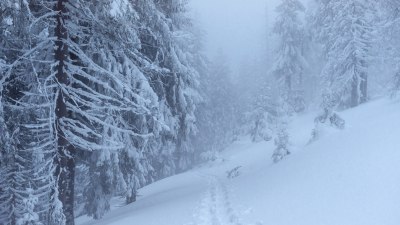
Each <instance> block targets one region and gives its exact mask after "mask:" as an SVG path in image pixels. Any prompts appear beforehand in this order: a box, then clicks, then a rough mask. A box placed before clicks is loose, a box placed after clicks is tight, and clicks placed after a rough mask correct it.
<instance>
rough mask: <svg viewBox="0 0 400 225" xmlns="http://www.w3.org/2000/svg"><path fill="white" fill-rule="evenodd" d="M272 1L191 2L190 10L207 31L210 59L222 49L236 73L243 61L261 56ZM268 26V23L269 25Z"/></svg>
mask: <svg viewBox="0 0 400 225" xmlns="http://www.w3.org/2000/svg"><path fill="white" fill-rule="evenodd" d="M275 2H276V1H271V0H192V1H191V5H192V10H193V12H194V14H195V17H196V18H197V20H198V21H199V22H200V26H201V27H202V28H203V30H204V31H205V32H206V37H205V48H206V52H207V55H208V56H209V57H210V58H211V59H212V57H213V56H214V55H215V54H216V52H218V51H219V50H220V49H222V50H223V51H224V52H225V54H226V55H227V56H228V59H229V61H230V63H231V66H232V68H233V70H234V71H235V70H236V69H237V68H238V67H237V66H238V65H240V63H241V61H243V60H245V59H246V58H250V59H254V58H260V57H261V56H262V55H263V54H264V50H265V47H264V43H265V41H264V40H265V37H266V35H267V28H266V26H267V21H269V20H270V19H269V17H267V15H268V14H270V12H273V11H274V8H275V5H276V4H275ZM268 24H269V23H268Z"/></svg>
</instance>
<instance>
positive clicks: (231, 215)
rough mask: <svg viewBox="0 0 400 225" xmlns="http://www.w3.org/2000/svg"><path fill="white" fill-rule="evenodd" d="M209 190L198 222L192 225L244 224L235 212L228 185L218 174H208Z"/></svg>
mask: <svg viewBox="0 0 400 225" xmlns="http://www.w3.org/2000/svg"><path fill="white" fill-rule="evenodd" d="M206 179H207V182H208V190H207V191H206V193H205V194H204V197H203V199H202V200H201V203H200V207H199V210H198V211H199V212H198V214H196V215H195V217H196V218H197V221H198V222H197V223H191V224H190V225H243V224H242V223H241V222H240V218H239V217H238V216H237V214H236V213H235V210H234V208H233V205H232V201H231V196H230V192H229V190H228V187H227V185H226V184H225V183H224V182H223V181H222V180H221V179H220V178H218V177H217V176H213V175H206Z"/></svg>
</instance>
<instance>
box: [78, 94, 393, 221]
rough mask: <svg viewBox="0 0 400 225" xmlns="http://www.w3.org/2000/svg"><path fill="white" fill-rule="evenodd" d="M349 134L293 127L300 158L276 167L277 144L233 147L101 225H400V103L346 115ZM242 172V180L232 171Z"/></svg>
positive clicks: (306, 124)
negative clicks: (312, 139)
mask: <svg viewBox="0 0 400 225" xmlns="http://www.w3.org/2000/svg"><path fill="white" fill-rule="evenodd" d="M341 115H342V116H343V117H344V118H345V120H346V129H345V130H343V131H336V130H329V132H326V133H325V134H324V135H323V136H322V137H321V138H320V139H318V140H317V141H315V142H313V143H311V144H307V143H308V141H309V138H310V133H311V129H312V127H313V117H314V116H315V115H304V116H300V117H298V118H296V119H294V121H293V122H292V124H291V129H290V132H291V140H292V149H293V154H292V155H290V156H289V157H287V158H286V159H285V160H284V161H282V162H280V163H278V164H272V162H271V158H270V156H271V154H272V151H273V143H272V142H268V143H265V142H264V143H257V144H254V143H251V142H250V141H248V140H242V141H238V142H236V143H234V144H233V145H232V146H231V147H230V148H228V149H227V150H226V151H225V152H224V153H223V154H222V155H221V160H220V161H219V162H214V163H210V164H207V165H204V166H202V167H201V168H198V169H195V170H193V171H190V172H187V173H184V174H181V175H177V176H174V177H170V178H168V179H164V180H162V181H160V182H157V183H155V184H153V185H150V186H148V187H146V188H143V189H142V190H140V194H141V197H140V198H139V199H138V201H137V202H136V203H134V204H132V205H129V206H124V207H119V208H116V209H114V210H112V212H110V213H109V214H107V215H106V217H105V218H104V219H103V220H100V221H89V220H88V219H87V218H79V219H78V224H85V225H91V224H99V225H111V224H115V225H125V224H138V225H231V224H232V225H399V224H400V103H399V102H393V101H390V100H378V101H374V102H371V103H369V104H366V105H363V106H361V107H358V108H356V109H352V110H349V111H346V112H343V113H342V114H341ZM237 166H241V168H240V169H239V171H240V175H239V176H238V177H236V178H233V179H228V178H227V177H226V171H228V170H230V169H233V168H235V167H237Z"/></svg>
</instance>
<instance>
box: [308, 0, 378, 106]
mask: <svg viewBox="0 0 400 225" xmlns="http://www.w3.org/2000/svg"><path fill="white" fill-rule="evenodd" d="M373 7H374V5H373V2H372V1H369V0H363V1H359V0H354V1H353V0H351V1H347V0H346V1H344V0H340V1H322V0H321V1H319V9H318V10H316V15H315V17H314V23H315V27H314V28H315V29H316V37H317V38H318V40H319V41H320V42H321V44H322V45H323V46H324V51H325V52H324V53H325V56H326V58H327V63H326V65H325V68H324V70H323V73H322V76H323V79H324V84H323V85H324V87H325V91H324V92H325V94H326V95H330V96H331V97H330V99H335V101H336V105H335V107H340V108H349V107H355V106H357V105H359V104H361V103H364V102H366V101H367V99H368V60H369V56H370V52H369V51H370V48H371V42H372V31H373V24H372V21H371V18H372V16H373V13H374V12H373Z"/></svg>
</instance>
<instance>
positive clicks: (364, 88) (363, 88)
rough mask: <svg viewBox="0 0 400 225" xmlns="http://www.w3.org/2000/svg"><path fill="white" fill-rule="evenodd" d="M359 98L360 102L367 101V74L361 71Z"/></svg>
mask: <svg viewBox="0 0 400 225" xmlns="http://www.w3.org/2000/svg"><path fill="white" fill-rule="evenodd" d="M361 79H362V80H361V99H360V101H361V102H360V103H365V102H367V101H368V75H367V74H365V73H363V74H362V76H361Z"/></svg>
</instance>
